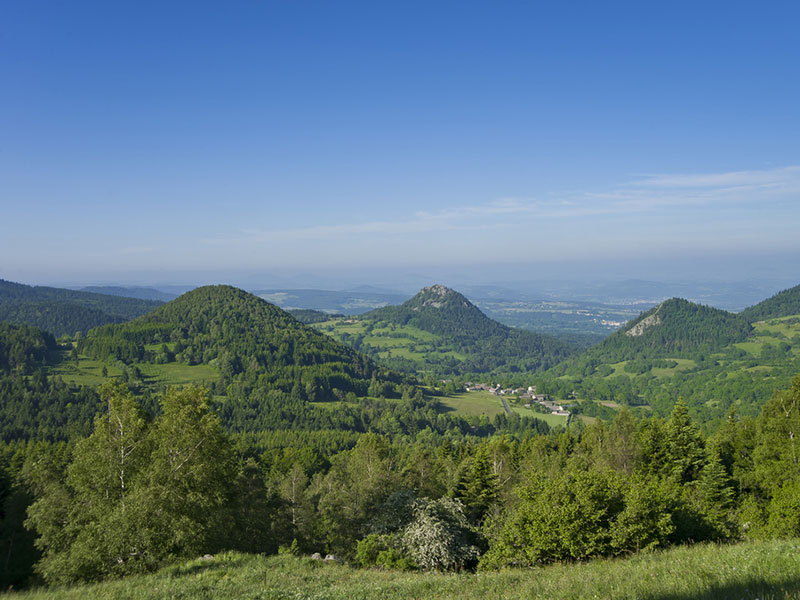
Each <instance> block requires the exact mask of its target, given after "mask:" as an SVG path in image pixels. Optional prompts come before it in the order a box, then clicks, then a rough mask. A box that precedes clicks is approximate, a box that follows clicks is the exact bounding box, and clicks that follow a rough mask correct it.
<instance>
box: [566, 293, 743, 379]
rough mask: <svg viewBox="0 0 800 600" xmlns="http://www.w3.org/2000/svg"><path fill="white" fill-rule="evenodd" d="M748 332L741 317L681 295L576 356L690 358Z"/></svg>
mask: <svg viewBox="0 0 800 600" xmlns="http://www.w3.org/2000/svg"><path fill="white" fill-rule="evenodd" d="M751 331H752V327H751V326H750V324H749V323H748V322H747V320H746V319H745V318H743V317H742V316H740V315H736V314H733V313H730V312H728V311H725V310H720V309H717V308H712V307H710V306H703V305H701V304H695V303H694V302H689V301H688V300H683V299H681V298H672V299H670V300H665V301H664V302H662V303H661V304H659V305H658V306H656V307H654V308H651V309H650V310H648V311H647V312H645V313H642V314H641V315H640V316H639V317H638V318H636V319H634V320H633V321H631V322H629V323H628V324H627V325H625V327H623V328H622V329H620V330H619V331H616V332H614V333H613V334H612V335H610V336H609V337H607V338H606V339H605V340H603V341H602V342H600V343H599V344H597V345H596V346H593V347H592V348H590V349H589V350H587V351H586V352H585V353H584V354H582V355H581V356H580V357H579V360H586V359H587V358H591V359H596V360H599V361H600V362H603V363H615V362H619V361H623V360H634V359H650V358H661V357H667V356H669V357H678V358H693V357H695V356H698V355H700V354H708V353H710V352H711V351H713V350H715V349H719V348H722V347H724V346H727V345H728V344H732V343H735V342H742V341H744V340H745V339H747V336H748V335H749V333H750V332H751Z"/></svg>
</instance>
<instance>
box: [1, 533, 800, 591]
mask: <svg viewBox="0 0 800 600" xmlns="http://www.w3.org/2000/svg"><path fill="white" fill-rule="evenodd" d="M798 596H800V540H797V539H794V540H784V541H775V540H773V541H769V542H745V543H740V544H735V545H713V544H709V545H697V546H693V547H677V548H673V549H671V550H667V551H662V552H652V553H642V554H639V555H636V556H633V557H630V558H622V559H609V560H594V561H590V562H586V563H572V564H556V565H553V566H548V567H541V568H533V569H526V570H520V569H516V570H515V569H509V570H505V571H500V572H480V573H477V574H472V573H462V574H439V573H401V572H397V571H379V570H364V569H354V568H351V567H348V566H345V565H338V564H325V563H323V562H322V561H318V560H317V561H315V560H312V559H310V558H305V557H294V556H292V555H288V554H283V555H277V556H268V557H266V556H263V555H251V554H240V553H224V554H220V555H217V556H215V557H213V558H209V559H205V560H204V559H201V558H198V559H196V560H193V561H189V562H186V563H183V564H180V565H175V566H171V567H167V568H164V569H162V570H160V571H158V572H157V573H155V574H153V575H148V576H131V577H127V578H125V579H122V580H116V581H107V582H104V583H98V584H89V585H77V586H71V587H54V588H49V589H47V590H42V591H37V590H33V591H29V592H26V593H9V594H5V595H4V597H5V598H9V600H49V599H56V598H57V599H65V600H69V599H76V600H77V599H81V600H83V599H85V598H100V599H102V598H109V599H111V598H114V599H125V598H129V599H148V598H154V599H155V598H187V599H188V598H193V599H194V598H215V599H224V598H243V599H248V598H249V599H256V598H262V599H270V600H273V599H274V600H290V599H291V600H312V599H313V600H360V599H364V600H372V599H374V598H381V599H387V600H401V599H411V598H417V599H428V598H430V599H433V598H439V599H444V598H459V599H463V600H469V599H475V600H478V599H484V598H497V599H509V600H511V599H517V598H519V599H522V598H525V599H526V600H535V599H548V600H562V599H563V600H567V599H582V598H603V599H608V600H634V599H637V600H692V599H695V600H717V599H721V598H722V599H725V598H737V599H740V598H741V599H756V598H758V599H759V600H778V599H787V600H788V599H789V598H797V597H798Z"/></svg>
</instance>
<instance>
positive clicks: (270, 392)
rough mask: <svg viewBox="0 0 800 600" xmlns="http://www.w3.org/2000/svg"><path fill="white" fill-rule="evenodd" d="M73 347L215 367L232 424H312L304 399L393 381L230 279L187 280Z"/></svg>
mask: <svg viewBox="0 0 800 600" xmlns="http://www.w3.org/2000/svg"><path fill="white" fill-rule="evenodd" d="M78 348H79V351H80V352H81V353H83V354H86V355H88V356H91V357H94V358H96V359H99V360H101V361H110V360H112V361H113V360H119V361H122V362H124V363H126V364H129V365H135V364H137V363H170V362H177V363H183V364H185V365H197V364H207V365H211V366H213V367H215V368H216V370H217V371H218V372H219V374H220V378H219V380H218V381H216V382H214V383H213V387H214V390H215V393H216V394H217V395H224V396H226V399H225V401H224V402H223V405H222V407H221V415H222V417H223V419H224V420H225V422H226V424H228V425H229V426H230V427H232V428H234V429H249V430H265V429H275V428H289V427H311V428H314V427H317V424H316V423H312V422H311V421H312V420H313V419H316V418H317V416H316V413H315V415H314V416H312V415H311V413H309V412H308V408H309V407H308V405H307V403H308V402H326V401H337V400H344V399H345V398H346V397H349V398H355V397H356V396H358V397H361V396H366V395H368V393H369V394H370V395H374V396H378V395H386V396H390V395H391V393H390V391H389V390H393V389H394V388H393V384H394V383H399V382H400V378H399V377H393V376H392V374H391V373H388V372H386V371H385V370H382V369H379V368H378V367H377V365H376V364H375V363H374V362H372V361H371V360H370V359H369V358H367V357H366V356H364V355H362V354H360V353H358V352H356V351H355V350H353V349H352V348H349V347H348V346H345V345H344V344H340V343H338V342H336V341H335V340H333V339H331V338H330V337H328V336H326V335H323V334H321V333H319V332H317V331H316V330H314V329H312V328H310V327H308V326H306V325H304V324H302V323H300V322H299V321H297V320H296V319H295V318H294V317H292V316H291V315H289V314H288V313H287V312H285V311H283V310H281V309H280V308H278V307H277V306H275V305H273V304H270V303H268V302H266V301H265V300H262V299H261V298H259V297H257V296H254V295H253V294H249V293H247V292H245V291H243V290H240V289H237V288H234V287H230V286H206V287H201V288H197V289H195V290H192V291H191V292H187V293H186V294H183V295H182V296H180V297H179V298H177V299H175V300H173V301H171V302H169V303H167V304H165V305H164V306H161V307H159V308H157V309H156V310H154V311H153V312H151V313H149V314H147V315H145V316H143V317H140V318H138V319H136V320H134V321H130V322H128V323H123V324H121V325H106V326H103V327H98V328H97V329H93V330H91V331H90V332H89V333H88V334H87V335H86V336H85V337H84V338H83V339H82V340H80V342H79V346H78ZM384 390H386V391H385V392H384ZM320 412H324V411H317V413H320Z"/></svg>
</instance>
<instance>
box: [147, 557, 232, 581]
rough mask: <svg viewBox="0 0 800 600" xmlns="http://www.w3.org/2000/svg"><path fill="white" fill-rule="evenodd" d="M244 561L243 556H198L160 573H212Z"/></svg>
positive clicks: (171, 574)
mask: <svg viewBox="0 0 800 600" xmlns="http://www.w3.org/2000/svg"><path fill="white" fill-rule="evenodd" d="M243 563H244V559H243V558H241V557H234V558H222V559H220V558H210V559H208V560H205V559H202V558H198V559H197V560H193V561H192V562H189V563H183V564H180V565H172V566H170V567H165V568H164V569H162V570H161V571H159V573H158V575H161V576H167V577H184V576H186V575H197V574H198V573H201V572H207V573H211V572H214V571H218V570H220V569H226V570H227V569H236V568H237V567H240V566H241V565H242V564H243Z"/></svg>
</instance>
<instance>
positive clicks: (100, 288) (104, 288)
mask: <svg viewBox="0 0 800 600" xmlns="http://www.w3.org/2000/svg"><path fill="white" fill-rule="evenodd" d="M80 291H82V292H92V293H93V294H106V295H108V296H123V297H125V298H138V299H139V300H156V301H158V302H169V301H170V300H174V299H175V298H177V297H178V294H172V293H169V292H163V291H161V290H157V289H155V288H152V287H138V286H133V287H121V286H115V285H92V286H87V287H82V288H80Z"/></svg>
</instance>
